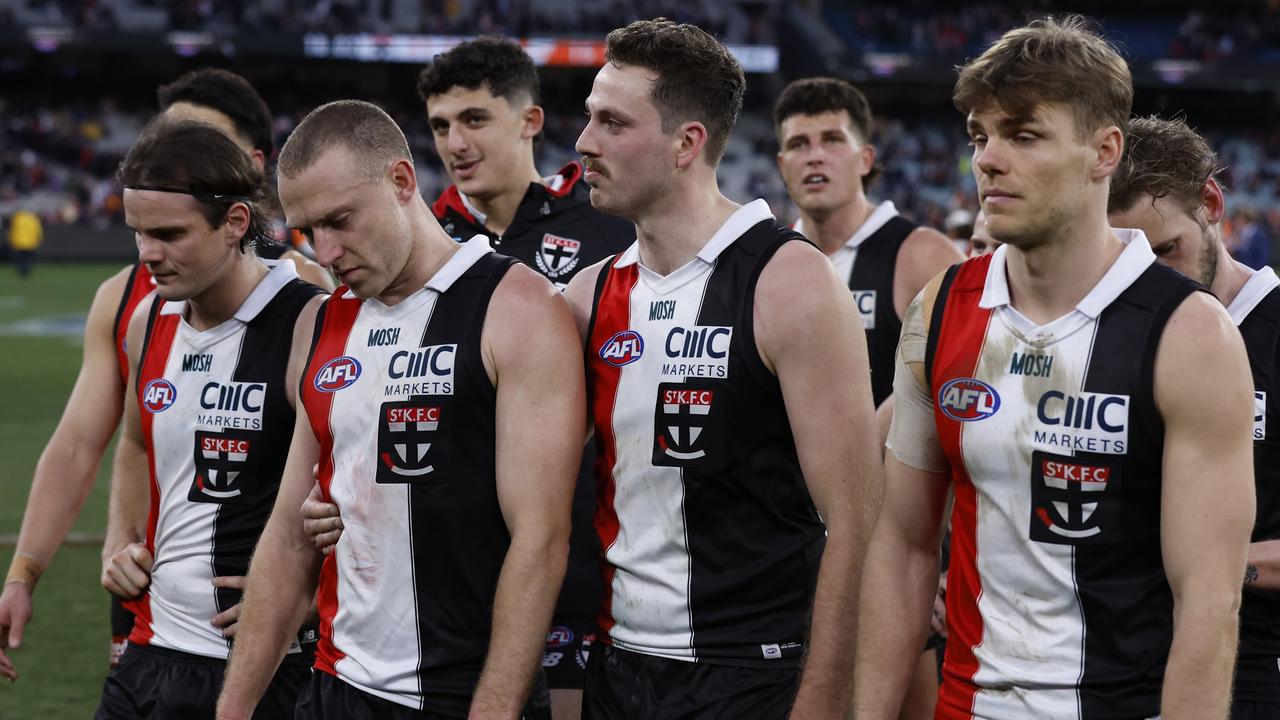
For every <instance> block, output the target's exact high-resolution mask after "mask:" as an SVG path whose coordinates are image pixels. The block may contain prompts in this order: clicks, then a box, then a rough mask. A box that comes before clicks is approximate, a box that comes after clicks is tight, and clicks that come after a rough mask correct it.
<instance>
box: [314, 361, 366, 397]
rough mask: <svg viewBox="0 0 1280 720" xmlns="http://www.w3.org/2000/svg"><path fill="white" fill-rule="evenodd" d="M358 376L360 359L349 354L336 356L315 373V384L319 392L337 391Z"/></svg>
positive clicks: (349, 384)
mask: <svg viewBox="0 0 1280 720" xmlns="http://www.w3.org/2000/svg"><path fill="white" fill-rule="evenodd" d="M359 378H360V361H359V360H356V359H355V358H353V357H351V356H350V355H343V356H342V357H336V358H334V359H332V360H330V361H329V362H327V363H325V364H324V366H323V367H321V368H320V372H318V373H316V379H315V386H316V390H319V391H320V392H337V391H339V390H341V389H343V388H345V387H351V384H352V383H354V382H355V381H356V380H358V379H359Z"/></svg>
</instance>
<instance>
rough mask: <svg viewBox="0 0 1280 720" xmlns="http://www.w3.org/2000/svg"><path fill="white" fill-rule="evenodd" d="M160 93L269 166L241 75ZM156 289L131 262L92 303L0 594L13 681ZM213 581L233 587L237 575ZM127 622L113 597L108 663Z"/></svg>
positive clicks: (204, 76) (263, 131) (264, 125)
mask: <svg viewBox="0 0 1280 720" xmlns="http://www.w3.org/2000/svg"><path fill="white" fill-rule="evenodd" d="M156 94H157V99H158V101H159V105H160V108H161V111H162V114H163V115H164V116H165V117H166V118H169V119H175V120H180V119H187V120H196V121H200V122H205V123H207V124H209V125H212V126H213V127H215V128H217V129H219V130H221V131H222V132H223V133H224V134H226V135H227V137H229V138H231V139H232V140H233V141H234V142H235V143H236V145H237V146H239V147H240V149H241V150H242V151H243V152H244V153H245V154H246V155H248V156H249V157H250V158H251V160H252V161H253V163H254V165H255V166H257V168H258V169H259V170H260V171H263V170H264V169H265V167H266V164H267V161H268V160H269V159H270V157H271V154H272V152H273V142H272V135H271V113H270V112H269V110H268V109H267V106H266V103H265V102H263V100H262V98H261V96H259V95H258V93H257V91H256V90H255V89H254V88H253V86H252V85H250V84H249V83H248V81H246V80H245V79H244V78H242V77H240V76H239V75H236V74H234V73H231V72H228V71H225V70H218V69H204V70H196V71H193V72H190V73H187V74H186V75H183V76H182V77H180V78H178V79H177V80H175V81H174V82H172V83H169V84H166V85H162V86H161V87H160V88H159V89H158V90H157V93H156ZM254 250H255V251H256V252H258V253H259V254H260V255H263V256H266V257H272V258H280V257H283V258H285V259H288V260H292V261H293V262H294V263H295V265H296V268H297V270H298V273H299V275H300V276H301V277H302V278H303V279H305V280H307V281H308V282H311V283H312V284H315V285H318V286H321V287H325V288H332V287H333V279H332V278H331V277H330V276H329V275H328V274H327V273H325V272H324V270H323V269H322V268H321V267H320V266H319V265H316V264H315V263H314V262H311V261H309V260H307V259H306V258H305V257H303V256H302V255H301V254H299V253H297V252H295V251H286V248H284V247H283V246H279V245H277V244H275V243H272V242H270V239H269V238H260V239H258V240H257V241H255V245H254ZM154 287H155V285H154V283H153V282H152V280H151V275H150V273H149V272H148V270H147V268H146V266H145V264H143V263H141V262H135V263H134V264H133V265H131V266H129V267H125V268H123V269H121V270H120V271H119V272H117V273H116V274H115V275H113V276H111V277H110V278H108V279H107V280H105V281H104V282H103V283H102V284H101V285H100V286H99V287H98V290H97V292H96V293H95V294H94V299H93V302H92V303H91V304H90V306H89V312H88V316H87V319H86V322H85V331H84V350H83V357H82V360H81V364H80V372H79V375H78V376H77V378H76V383H75V386H74V387H73V388H72V391H71V395H70V396H69V397H68V398H67V409H68V410H74V411H72V412H68V411H64V413H63V417H62V419H61V420H60V421H59V423H58V426H57V428H56V429H55V430H54V433H53V435H52V436H51V437H50V438H49V442H48V444H47V445H46V446H45V450H44V452H43V453H42V454H41V457H40V461H39V463H38V464H37V466H36V472H35V476H34V477H33V478H32V483H31V492H30V496H29V498H28V500H27V510H26V512H25V514H24V516H23V521H22V529H21V532H20V533H19V537H18V544H17V547H16V548H15V550H14V556H13V562H12V564H11V565H10V569H9V572H8V574H7V575H6V578H5V585H4V592H3V594H2V595H0V676H3V677H6V678H9V679H10V680H14V679H16V678H17V668H16V667H15V666H14V663H13V659H12V658H11V657H10V656H9V654H8V653H7V652H6V650H7V649H9V648H17V647H19V646H20V645H21V644H22V641H23V636H24V634H25V628H26V625H27V623H28V622H30V620H31V618H32V615H33V612H34V607H33V596H34V593H35V587H36V584H37V582H38V581H39V579H40V576H41V575H42V574H43V573H44V571H45V569H46V568H48V566H49V563H50V562H51V561H52V559H53V556H54V554H55V553H56V552H57V550H58V548H59V547H60V546H61V544H62V542H63V541H64V540H65V539H66V536H67V533H68V532H69V531H70V529H71V526H72V525H73V524H74V523H75V519H76V517H77V516H78V515H79V514H80V510H81V508H82V507H83V506H84V502H85V499H86V498H87V497H88V493H89V491H90V489H91V488H92V486H93V482H94V478H95V472H96V470H97V468H98V465H99V463H100V461H101V459H102V454H103V452H104V451H105V449H106V446H107V443H108V442H109V441H110V439H111V436H112V434H113V433H114V432H115V429H116V426H117V425H118V424H119V422H120V416H121V412H122V409H123V403H124V397H125V382H126V380H127V379H128V372H129V370H128V364H127V357H126V352H125V338H126V336H127V331H128V327H129V320H130V319H131V318H132V317H133V311H134V309H135V308H136V307H137V306H138V304H139V303H141V302H142V300H143V299H144V298H146V297H147V296H148V295H149V294H150V293H151V291H152V290H153V289H154ZM218 582H219V583H227V584H231V585H234V584H237V583H239V580H238V579H233V578H226V579H219V580H218ZM221 619H222V620H227V619H228V618H221ZM132 627H133V616H132V614H130V613H129V612H128V611H126V610H124V608H123V606H122V605H121V603H120V600H119V598H116V597H115V596H112V601H111V644H110V660H111V664H112V665H114V664H115V663H116V662H117V661H118V660H119V658H120V654H121V653H122V652H124V646H125V639H126V638H127V636H128V635H129V632H130V631H131V629H132Z"/></svg>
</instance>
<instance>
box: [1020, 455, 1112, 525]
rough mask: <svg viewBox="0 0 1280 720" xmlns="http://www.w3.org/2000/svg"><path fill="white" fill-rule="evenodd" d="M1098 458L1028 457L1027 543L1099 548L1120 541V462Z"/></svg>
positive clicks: (1094, 456) (1066, 456)
mask: <svg viewBox="0 0 1280 720" xmlns="http://www.w3.org/2000/svg"><path fill="white" fill-rule="evenodd" d="M1098 458H1099V456H1098V455H1093V456H1079V455H1078V456H1076V457H1071V456H1068V455H1055V454H1053V453H1047V452H1042V451H1036V452H1033V453H1031V539H1032V540H1035V541H1038V542H1044V543H1052V544H1055V545H1101V544H1105V543H1113V542H1116V541H1118V540H1121V539H1122V538H1123V529H1122V528H1121V526H1120V523H1121V517H1120V510H1119V501H1120V463H1119V462H1117V461H1116V459H1115V458H1105V459H1098Z"/></svg>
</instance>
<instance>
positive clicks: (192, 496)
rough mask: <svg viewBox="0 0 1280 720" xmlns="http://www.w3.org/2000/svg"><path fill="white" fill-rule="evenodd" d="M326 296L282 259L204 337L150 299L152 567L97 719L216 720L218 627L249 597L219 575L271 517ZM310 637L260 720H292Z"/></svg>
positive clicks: (145, 420)
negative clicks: (307, 349)
mask: <svg viewBox="0 0 1280 720" xmlns="http://www.w3.org/2000/svg"><path fill="white" fill-rule="evenodd" d="M320 292H321V291H320V289H319V288H316V287H314V286H312V285H308V284H307V283H304V282H302V281H301V280H299V279H298V277H297V273H296V272H295V271H294V269H293V263H282V264H281V265H279V266H277V267H275V268H274V269H272V270H271V271H270V272H268V273H267V275H266V276H265V277H264V278H263V279H262V281H261V282H260V283H259V284H258V286H257V287H256V288H254V290H253V291H252V292H251V293H250V295H249V297H248V298H247V299H246V300H245V302H244V303H243V304H242V305H241V307H240V308H239V309H238V310H237V311H236V313H235V316H234V317H233V318H231V319H229V320H227V321H226V322H223V323H221V324H219V325H218V326H216V327H213V328H210V329H207V330H203V331H197V330H195V329H194V328H193V327H192V326H190V325H189V324H187V322H186V320H185V319H184V318H183V313H184V311H185V309H186V303H181V302H164V301H162V300H159V299H157V300H156V301H154V302H153V303H152V304H151V306H150V311H149V315H148V319H147V330H146V335H145V340H144V344H143V347H142V349H141V356H140V359H139V365H138V373H137V383H136V385H135V386H134V388H133V390H134V392H136V393H137V402H138V404H139V409H140V411H141V412H140V415H141V422H142V434H143V441H144V444H145V447H146V450H147V460H148V465H149V471H150V477H151V509H150V513H149V516H148V522H147V537H146V547H147V549H148V551H150V552H151V555H152V557H153V558H155V562H154V565H153V567H152V570H151V582H150V585H149V586H148V588H147V591H146V593H145V594H143V595H142V596H141V597H140V598H138V599H137V600H131V601H128V602H126V603H125V606H126V607H127V608H128V609H129V610H131V611H132V612H133V613H134V615H135V616H136V619H135V622H134V626H133V630H132V632H131V633H130V635H129V643H128V648H127V649H126V650H125V653H124V656H123V657H122V658H121V660H120V663H119V664H118V665H117V666H116V667H115V668H114V669H113V670H112V671H111V674H110V675H108V677H107V680H106V683H105V685H104V687H103V693H102V704H101V705H100V706H99V708H98V712H97V715H96V717H98V718H134V717H156V718H169V717H173V718H178V717H181V718H198V717H210V718H211V717H213V711H214V704H215V702H216V700H217V695H218V692H219V690H220V688H221V685H222V675H223V670H224V668H225V664H226V658H227V655H228V653H229V651H230V641H229V640H228V639H227V638H225V637H223V635H222V633H221V631H220V630H218V629H217V628H215V627H213V625H212V624H211V623H210V620H211V619H212V618H213V616H214V615H217V614H218V613H220V612H222V611H224V610H227V609H229V608H231V607H232V606H234V605H235V604H236V603H238V602H239V601H240V595H241V593H240V591H238V590H231V589H225V588H215V587H213V584H212V579H213V578H214V577H215V576H225V575H245V574H246V573H247V571H248V567H249V557H250V554H251V553H252V551H253V548H254V546H255V545H256V544H257V541H258V536H259V535H260V534H261V533H262V529H263V527H264V526H265V524H266V521H267V518H268V516H269V515H270V513H271V508H272V505H273V504H274V502H275V496H276V492H277V490H278V488H279V481H280V474H281V472H282V471H283V469H284V463H285V457H286V456H287V454H288V450H289V440H290V438H291V436H292V430H293V425H294V412H293V409H292V408H291V407H290V405H289V402H288V399H287V396H286V392H285V385H284V376H285V369H286V367H287V364H288V360H289V353H290V349H291V343H292V336H293V329H294V324H295V322H296V320H297V317H298V314H299V312H301V311H302V308H303V307H304V306H305V305H306V303H307V302H308V301H309V300H311V298H313V297H315V296H316V295H317V294H319V293H320ZM314 642H315V630H314V629H313V628H312V629H304V631H303V633H302V634H301V635H300V636H299V638H298V641H297V642H295V643H294V644H293V647H291V648H290V650H289V653H288V655H287V656H286V659H285V664H284V667H282V669H281V670H280V672H279V673H278V674H277V675H276V678H275V679H274V680H273V682H272V686H271V688H269V689H268V691H267V695H266V697H265V698H264V701H263V703H262V704H261V705H260V706H259V709H258V712H257V715H256V717H262V718H266V717H292V713H293V706H294V702H295V700H296V698H297V694H298V692H299V691H300V689H301V687H302V685H303V684H305V681H306V678H307V676H308V675H309V672H308V669H307V666H308V665H309V662H310V656H311V651H310V648H311V646H312V645H313V644H314Z"/></svg>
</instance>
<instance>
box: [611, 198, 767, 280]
mask: <svg viewBox="0 0 1280 720" xmlns="http://www.w3.org/2000/svg"><path fill="white" fill-rule="evenodd" d="M772 219H773V211H772V210H770V209H769V203H767V202H765V201H764V199H756V200H752V201H751V202H749V203H747V204H746V205H743V206H742V207H740V208H738V209H737V210H734V211H733V214H732V215H730V216H729V217H728V219H726V220H725V221H724V223H723V224H722V225H721V226H720V228H719V229H718V230H716V231H715V234H713V235H712V236H711V239H710V240H708V241H707V243H706V244H705V245H703V246H702V249H701V250H699V251H698V257H697V259H698V260H701V261H702V262H704V263H708V264H710V263H714V262H715V261H716V258H717V257H719V256H720V253H722V252H724V250H725V248H727V247H729V246H730V245H732V244H733V243H734V241H735V240H737V239H738V238H740V237H742V235H743V234H744V233H746V232H747V231H748V230H750V229H751V228H753V227H755V226H756V225H758V224H760V223H761V222H763V221H764V220H772ZM639 261H640V242H639V241H638V240H637V241H636V242H634V243H632V244H631V247H629V248H627V250H626V252H624V253H622V257H620V258H618V262H616V263H614V267H626V266H628V265H633V264H635V263H637V262H639Z"/></svg>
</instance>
